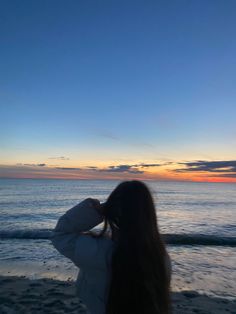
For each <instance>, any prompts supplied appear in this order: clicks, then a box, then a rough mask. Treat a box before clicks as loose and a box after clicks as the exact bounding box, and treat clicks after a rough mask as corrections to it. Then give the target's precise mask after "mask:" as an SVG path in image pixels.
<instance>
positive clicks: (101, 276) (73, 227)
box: [52, 199, 171, 314]
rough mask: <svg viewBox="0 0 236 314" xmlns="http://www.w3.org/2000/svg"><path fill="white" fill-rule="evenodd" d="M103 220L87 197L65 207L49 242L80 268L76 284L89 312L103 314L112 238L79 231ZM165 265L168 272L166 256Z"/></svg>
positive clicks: (109, 274) (168, 262)
mask: <svg viewBox="0 0 236 314" xmlns="http://www.w3.org/2000/svg"><path fill="white" fill-rule="evenodd" d="M102 221H103V217H102V216H101V215H100V214H99V213H98V211H97V210H96V209H95V208H94V204H93V202H92V201H91V199H86V200H84V201H83V202H81V203H79V204H78V205H76V206H75V207H73V208H71V209H69V210H68V211H67V212H66V213H65V214H64V215H63V216H61V217H60V219H59V220H58V222H57V225H56V228H55V229H54V233H53V237H52V243H53V245H54V246H55V248H56V249H57V250H58V251H59V252H60V253H61V254H63V255H65V256H66V257H68V258H69V259H71V260H72V262H73V263H74V264H75V265H76V266H77V267H78V268H79V269H80V272H79V275H78V278H77V281H76V285H77V292H78V296H79V297H80V299H81V300H82V301H83V303H84V304H85V305H86V306H87V308H88V311H89V314H105V309H106V302H107V298H108V292H109V284H110V278H111V258H112V252H113V248H114V243H113V241H112V240H111V239H110V238H109V237H106V236H103V237H100V238H96V237H92V236H91V235H85V234H83V233H84V232H85V231H88V230H90V229H92V228H94V227H95V226H96V225H98V224H100V223H101V222H102ZM166 266H167V269H168V271H169V277H170V274H171V263H170V258H169V256H167V258H166Z"/></svg>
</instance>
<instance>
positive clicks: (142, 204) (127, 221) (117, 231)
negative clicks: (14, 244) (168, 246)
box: [52, 181, 171, 314]
mask: <svg viewBox="0 0 236 314" xmlns="http://www.w3.org/2000/svg"><path fill="white" fill-rule="evenodd" d="M102 221H104V229H103V231H102V232H101V233H100V234H99V235H93V234H91V233H90V232H88V231H89V230H90V229H92V228H93V227H95V226H96V225H98V224H100V223H101V222H102ZM108 226H109V227H110V230H111V238H109V237H108V233H107V227H108ZM52 241H53V244H54V246H55V247H56V248H57V249H58V250H59V252H61V253H62V254H63V255H65V256H67V257H68V258H70V259H71V260H72V261H73V262H74V264H75V265H76V266H78V267H79V268H80V274H79V276H78V280H77V287H78V288H77V289H78V294H79V296H80V298H81V299H82V301H83V302H84V303H85V304H86V305H87V307H88V310H89V312H90V313H91V314H121V313H122V314H126V313H136V314H143V313H145V314H167V313H169V308H170V302H169V286H170V272H171V270H170V260H169V257H168V254H167V252H166V250H165V246H164V243H163V241H162V239H161V236H160V234H159V231H158V226H157V221H156V213H155V208H154V204H153V201H152V198H151V195H150V192H149V191H148V189H147V187H146V186H145V185H144V184H143V183H141V182H139V181H128V182H124V183H121V184H120V185H119V186H118V187H117V188H116V189H115V190H114V191H113V192H112V193H111V195H110V196H109V198H108V200H107V202H106V203H105V205H103V206H101V204H100V203H99V201H97V200H93V199H86V200H85V201H83V202H82V203H80V204H78V205H77V206H75V207H73V208H72V209H70V210H69V211H68V212H67V213H66V214H64V215H63V216H62V217H61V218H60V219H59V221H58V223H57V226H56V228H55V233H54V238H53V240H52Z"/></svg>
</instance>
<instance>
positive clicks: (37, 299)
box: [0, 276, 236, 314]
mask: <svg viewBox="0 0 236 314" xmlns="http://www.w3.org/2000/svg"><path fill="white" fill-rule="evenodd" d="M0 288H1V295H0V312H1V314H23V313H27V314H39V313H40V314H63V313H71V314H78V313H80V314H83V313H84V314H85V313H86V310H85V307H84V305H83V303H82V301H81V300H79V299H78V297H77V296H76V292H75V284H74V281H72V280H67V281H59V280H54V279H46V278H45V279H34V280H32V279H28V278H26V277H25V276H19V277H17V276H0ZM172 301H173V303H172V304H173V313H174V314H191V313H199V314H235V313H236V299H235V300H229V299H226V298H219V297H211V296H207V295H204V294H199V293H198V292H196V291H181V292H172Z"/></svg>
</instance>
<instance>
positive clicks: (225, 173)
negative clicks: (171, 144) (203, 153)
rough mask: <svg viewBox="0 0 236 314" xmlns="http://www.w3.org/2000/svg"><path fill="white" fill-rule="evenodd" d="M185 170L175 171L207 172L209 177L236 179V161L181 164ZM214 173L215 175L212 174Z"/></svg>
mask: <svg viewBox="0 0 236 314" xmlns="http://www.w3.org/2000/svg"><path fill="white" fill-rule="evenodd" d="M178 164H179V165H185V168H180V169H175V170H173V171H175V172H182V173H184V172H185V173H186V172H205V173H207V174H208V176H209V177H215V178H236V160H218V161H207V160H197V161H194V162H180V163H178ZM212 173H214V174H212Z"/></svg>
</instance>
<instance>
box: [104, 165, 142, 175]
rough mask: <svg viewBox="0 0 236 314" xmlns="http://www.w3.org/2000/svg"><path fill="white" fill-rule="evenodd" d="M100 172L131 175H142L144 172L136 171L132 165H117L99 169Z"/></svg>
mask: <svg viewBox="0 0 236 314" xmlns="http://www.w3.org/2000/svg"><path fill="white" fill-rule="evenodd" d="M98 171H100V172H125V173H132V174H137V173H139V174H142V173H143V172H144V171H141V170H138V169H137V168H136V167H135V166H133V165H119V166H109V167H107V168H104V169H99V170H98Z"/></svg>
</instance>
